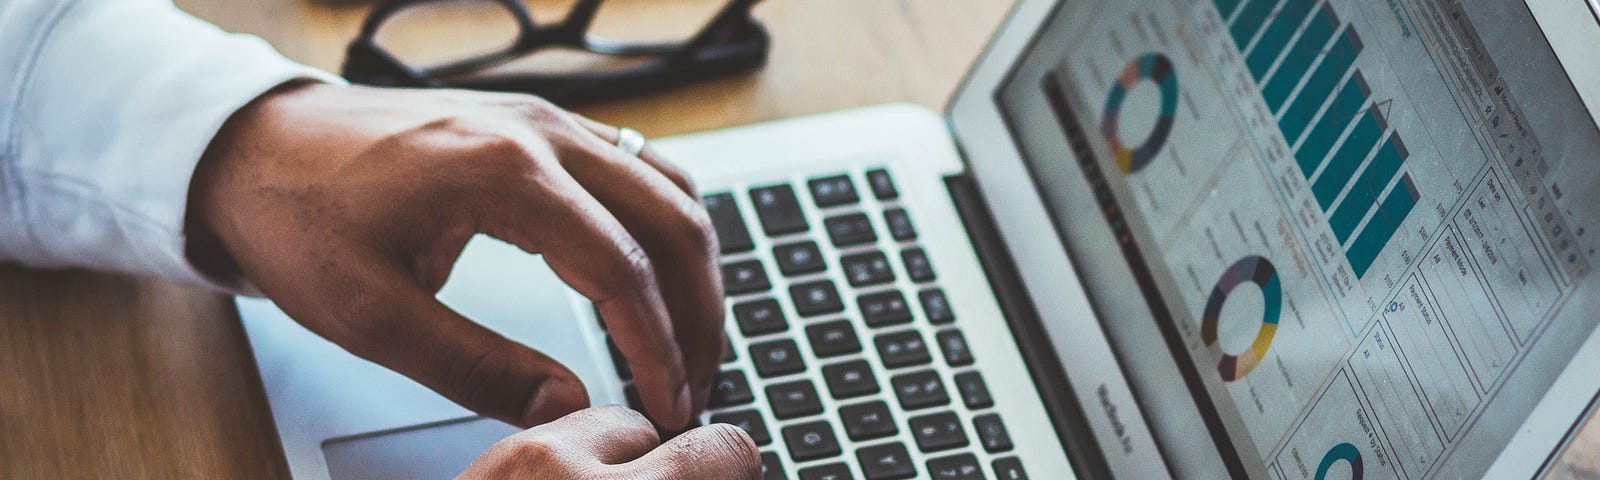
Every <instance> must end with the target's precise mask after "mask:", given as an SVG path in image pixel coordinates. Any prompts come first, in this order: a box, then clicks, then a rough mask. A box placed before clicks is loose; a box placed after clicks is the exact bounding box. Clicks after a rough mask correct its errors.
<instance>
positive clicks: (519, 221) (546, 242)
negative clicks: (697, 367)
mask: <svg viewBox="0 0 1600 480" xmlns="http://www.w3.org/2000/svg"><path fill="white" fill-rule="evenodd" d="M528 148H537V146H529V147H528ZM547 155H548V157H553V156H554V154H547ZM528 182H529V185H525V186H523V187H522V188H520V189H518V190H517V191H516V192H515V193H513V194H511V201H507V202H503V204H498V205H494V206H491V207H489V208H488V209H487V210H489V211H488V212H486V214H487V215H488V216H487V217H485V219H486V225H485V227H486V228H485V230H486V232H487V233H489V234H490V235H492V236H494V237H496V238H500V239H503V240H506V241H508V242H511V243H513V244H515V245H517V246H519V247H521V248H522V249H523V250H527V251H529V252H532V253H541V254H543V255H544V257H545V260H546V262H547V263H548V264H549V265H550V267H551V269H553V270H554V271H555V273H556V275H558V276H560V277H561V279H562V280H564V281H566V282H567V284H569V285H571V286H572V287H573V288H574V289H576V290H577V291H578V293H581V294H583V295H584V296H585V297H587V298H589V300H590V301H592V302H594V305H595V308H596V309H598V310H599V311H600V316H601V317H602V318H604V319H606V323H607V326H608V327H609V329H610V332H611V334H612V338H613V339H614V340H615V341H616V344H617V349H618V350H620V351H621V352H622V354H623V356H624V357H625V358H626V359H627V360H628V362H629V363H630V364H632V365H634V371H635V372H636V380H635V381H636V383H637V384H638V386H639V395H640V397H641V400H642V401H643V402H644V404H645V410H646V411H647V412H649V413H650V415H651V416H652V417H653V418H655V419H656V420H657V422H659V423H661V424H662V425H663V426H666V427H668V428H680V427H681V426H683V425H685V424H687V423H688V422H689V418H690V414H691V410H692V409H693V404H692V403H693V398H692V394H691V392H690V387H689V383H688V377H687V376H686V373H685V372H684V368H683V364H684V361H683V356H682V354H681V353H680V350H679V348H678V344H677V343H676V342H674V341H672V339H674V338H676V335H675V333H674V330H673V324H672V322H671V320H670V317H669V316H668V313H667V307H666V303H665V302H664V301H663V300H662V293H663V292H662V289H661V288H660V286H659V284H658V282H657V274H656V266H655V265H654V264H653V262H652V258H651V257H650V256H649V255H648V254H647V253H646V248H645V247H644V246H641V245H640V243H639V242H638V241H637V240H636V239H635V237H634V235H633V234H631V233H630V230H629V229H627V228H624V227H623V225H622V223H621V222H620V221H619V220H618V219H617V217H615V216H613V214H612V212H611V211H610V210H608V209H607V208H606V206H605V205H603V204H601V202H600V201H599V200H596V199H595V197H594V196H592V195H590V193H589V192H588V191H585V190H584V188H583V186H582V185H579V184H578V182H577V181H576V180H574V179H573V178H572V177H570V176H568V175H567V174H565V173H564V172H561V171H544V172H542V173H540V174H539V175H537V176H536V177H535V178H530V179H528Z"/></svg>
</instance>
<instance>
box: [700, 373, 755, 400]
mask: <svg viewBox="0 0 1600 480" xmlns="http://www.w3.org/2000/svg"><path fill="white" fill-rule="evenodd" d="M755 399H756V396H755V392H752V391H750V381H749V380H746V379H745V378H744V372H743V371H740V370H728V371H726V372H722V373H719V374H717V384H716V385H714V386H713V387H712V389H711V399H710V400H709V402H708V403H710V406H711V408H718V407H731V406H734V405H744V404H746V403H750V402H752V401H755Z"/></svg>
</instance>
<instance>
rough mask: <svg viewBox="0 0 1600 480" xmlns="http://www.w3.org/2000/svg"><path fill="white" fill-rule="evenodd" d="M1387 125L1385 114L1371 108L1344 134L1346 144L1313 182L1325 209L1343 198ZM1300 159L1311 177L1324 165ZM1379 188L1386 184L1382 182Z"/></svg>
mask: <svg viewBox="0 0 1600 480" xmlns="http://www.w3.org/2000/svg"><path fill="white" fill-rule="evenodd" d="M1384 127H1385V125H1384V122H1383V116H1382V115H1381V114H1379V113H1378V111H1377V110H1374V109H1367V114H1366V115H1362V116H1361V121H1360V122H1357V123H1356V129H1355V130H1351V131H1350V135H1349V136H1347V137H1344V144H1341V145H1339V150H1338V151H1336V152H1334V153H1333V159H1332V160H1328V161H1327V163H1328V167H1327V169H1324V170H1323V171H1322V175H1321V176H1318V177H1317V181H1316V182H1314V183H1312V184H1311V193H1313V194H1316V196H1317V203H1318V204H1320V205H1322V211H1324V212H1326V211H1328V207H1330V206H1332V205H1333V199H1335V198H1338V197H1339V191H1340V190H1344V186H1345V185H1348V184H1350V177H1352V176H1355V174H1356V169H1358V168H1361V162H1364V161H1366V160H1367V154H1368V153H1370V152H1372V147H1375V146H1378V140H1379V139H1380V138H1382V137H1383V130H1384ZM1379 155H1380V156H1381V155H1382V154H1379ZM1296 156H1297V157H1299V155H1296ZM1299 160H1300V171H1302V172H1305V174H1306V178H1307V179H1310V178H1311V172H1315V171H1316V169H1317V167H1319V166H1321V165H1309V168H1308V164H1307V162H1306V160H1307V157H1300V158H1299ZM1316 161H1317V162H1318V163H1319V164H1320V163H1321V162H1322V158H1321V157H1318V158H1316ZM1368 171H1369V172H1370V171H1371V169H1368ZM1378 188H1383V186H1382V185H1379V186H1378ZM1346 202H1348V200H1347V201H1346ZM1359 219H1360V217H1357V220H1359ZM1352 226H1353V225H1352Z"/></svg>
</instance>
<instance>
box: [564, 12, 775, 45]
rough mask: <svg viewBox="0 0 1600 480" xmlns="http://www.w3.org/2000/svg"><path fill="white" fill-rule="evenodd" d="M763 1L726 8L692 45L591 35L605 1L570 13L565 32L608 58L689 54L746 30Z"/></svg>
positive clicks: (693, 38)
mask: <svg viewBox="0 0 1600 480" xmlns="http://www.w3.org/2000/svg"><path fill="white" fill-rule="evenodd" d="M760 1H761V0H733V1H732V2H728V4H727V5H724V6H723V7H722V9H721V10H719V11H718V12H717V14H716V16H714V17H712V19H711V21H710V22H707V23H706V26H705V27H702V28H701V29H700V31H698V32H695V35H694V37H691V38H690V40H689V41H688V43H680V42H654V43H641V42H628V41H618V40H612V39H608V38H605V37H600V36H596V35H587V34H586V32H588V30H589V26H590V24H592V23H593V22H594V16H595V13H596V12H597V11H598V10H599V9H600V2H601V0H584V1H583V2H581V3H579V4H578V5H576V6H574V7H573V8H572V12H571V13H569V14H567V19H566V21H565V22H562V23H563V25H562V28H563V29H566V30H568V31H567V32H563V33H565V34H566V35H572V36H573V37H572V39H574V40H576V41H578V42H580V43H579V44H581V45H582V46H583V48H584V49H585V50H588V51H591V52H595V53H602V54H608V55H662V54H674V53H677V54H688V53H690V52H694V51H696V50H698V49H701V48H705V47H706V46H707V45H708V44H711V43H714V42H716V41H717V40H721V38H717V37H718V36H719V35H717V34H721V35H729V34H731V33H730V32H733V31H736V30H735V29H737V28H743V27H745V26H746V25H748V23H744V22H745V21H746V20H747V19H749V18H750V9H751V8H752V7H754V6H755V4H757V3H760Z"/></svg>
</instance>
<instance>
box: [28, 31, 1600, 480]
mask: <svg viewBox="0 0 1600 480" xmlns="http://www.w3.org/2000/svg"><path fill="white" fill-rule="evenodd" d="M178 3H179V5H181V6H183V7H184V8H185V9H187V10H189V11H190V12H192V13H194V14H196V15H197V16H200V17H202V18H205V19H207V20H210V21H213V22H216V23H218V24H220V25H222V26H223V27H224V28H227V29H229V30H232V31H241V32H248V33H254V34H257V35H260V36H262V37H263V38H266V39H267V40H269V41H271V42H272V43H273V44H274V45H277V46H278V48H280V49H281V50H282V51H283V52H284V53H285V54H287V55H288V56H289V57H291V58H294V59H296V60H299V61H302V62H305V63H308V64H311V65H314V66H317V67H321V68H324V69H328V70H337V68H338V64H339V61H340V60H341V59H342V58H343V46H344V44H345V42H347V41H348V40H349V39H350V38H351V37H353V36H354V35H355V31H356V28H357V25H358V24H359V22H360V21H361V19H362V17H363V16H364V15H365V12H366V8H364V7H339V8H334V7H324V6H317V5H310V4H306V3H304V2H303V1H302V0H179V1H178ZM686 3H687V4H696V5H698V4H702V3H704V2H683V1H665V0H663V1H657V2H650V3H645V2H633V3H632V4H630V8H638V9H650V10H653V11H650V12H641V13H639V14H638V15H636V16H632V17H629V16H624V17H623V18H624V20H623V22H624V23H626V22H640V23H641V24H653V23H656V22H658V21H659V20H661V19H662V18H665V17H662V15H671V14H672V12H671V11H670V10H669V9H671V8H672V7H675V6H679V5H682V4H686ZM1009 3H1010V2H998V1H959V2H957V1H930V0H898V1H889V0H873V1H861V0H806V1H804V2H800V1H780V0H773V1H768V2H766V4H765V5H762V6H761V7H759V8H758V10H757V12H758V15H760V16H761V17H762V18H763V19H764V20H766V22H767V25H768V26H769V28H770V29H771V30H772V34H773V38H774V47H773V51H772V57H771V60H770V64H769V65H768V66H767V68H766V69H765V70H764V71H762V72H761V73H759V74H756V75H752V76H748V77H742V78H737V79H731V80H725V81H720V82H715V83H711V84H706V85H701V86H696V87H691V88H688V89H685V90H681V91H678V92H674V93H672V94H669V95H661V96H657V97H649V98H641V99H636V100H632V101H627V102H621V103H615V104H609V105H596V106H592V107H587V108H583V109H581V110H580V111H581V112H582V113H584V114H586V115H589V116H591V117H593V118H595V119H598V120H601V121H604V122H608V123H612V124H619V125H627V126H631V127H633V128H636V129H638V130H640V131H642V132H644V133H645V134H647V135H649V136H652V137H659V136H664V135H671V134H676V133H683V132H689V131H696V130H704V129H709V128H716V127H722V126H729V125H737V124H743V123H749V122H756V121H762V120H770V119H776V118H783V117H791V116H797V115H804V114H809V113H817V112H823V111H830V110H837V109H841V108H848V107H855V106H863V105H870V104H876V103H883V102H892V101H910V102H916V103H920V104H923V105H927V106H929V107H933V108H940V107H942V106H943V104H944V102H945V100H946V99H947V98H948V97H949V95H950V93H951V92H952V90H953V88H954V87H955V85H956V84H957V83H958V82H959V81H960V79H961V76H962V74H963V73H964V72H965V71H966V69H967V67H968V65H969V63H970V62H971V61H972V59H974V58H975V57H976V56H977V54H978V52H979V51H980V49H981V48H982V47H983V45H984V43H985V42H986V40H987V39H988V36H989V35H990V33H991V32H992V30H993V28H994V27H995V26H996V25H998V24H999V21H1000V20H1001V18H1002V17H1003V15H1004V12H1005V10H1006V8H1007V6H1008V4H1009ZM627 18H633V19H634V20H627ZM623 26H624V27H626V26H627V25H626V24H624V25H623ZM248 348H249V346H248V344H247V342H246V341H245V339H244V336H243V331H242V329H241V327H240V325H239V322H238V320H237V316H236V315H235V313H234V312H233V308H232V304H231V303H230V302H229V301H228V299H227V298H225V297H223V296H220V295H216V294H214V293H210V292H207V291H205V290H201V289H197V288H193V287H186V286H177V285H172V284H169V283H166V282H162V281H158V280H150V279H142V278H134V277H128V276H120V275H108V274H100V273H91V272H33V271H27V270H23V269H19V268H16V267H12V266H3V267H0V478H19V479H20V478H129V479H136V478H152V479H168V478H235V479H246V478H285V477H287V469H286V467H285V465H284V463H283V462H284V460H283V456H282V453H281V451H280V450H279V447H278V444H277V441H276V435H275V433H274V429H273V426H272V421H271V418H270V413H269V411H268V409H267V405H266V400H265V396H264V394H263V393H262V391H261V384H260V380H259V378H258V376H257V374H256V369H255V364H254V360H253V359H252V358H251V356H250V354H249V350H248ZM1586 432H1587V433H1585V434H1584V435H1582V438H1581V439H1580V440H1579V442H1577V445H1580V446H1579V447H1577V448H1575V449H1574V451H1573V452H1569V453H1568V454H1567V455H1565V456H1564V457H1563V460H1564V463H1563V465H1561V466H1558V467H1557V468H1556V469H1555V471H1556V473H1557V474H1558V475H1557V476H1558V477H1562V478H1590V479H1592V478H1600V468H1596V466H1597V465H1600V455H1597V452H1596V451H1597V450H1600V422H1591V423H1590V425H1589V426H1588V427H1587V428H1586Z"/></svg>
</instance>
